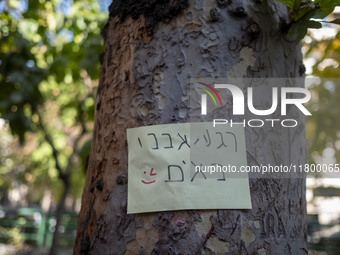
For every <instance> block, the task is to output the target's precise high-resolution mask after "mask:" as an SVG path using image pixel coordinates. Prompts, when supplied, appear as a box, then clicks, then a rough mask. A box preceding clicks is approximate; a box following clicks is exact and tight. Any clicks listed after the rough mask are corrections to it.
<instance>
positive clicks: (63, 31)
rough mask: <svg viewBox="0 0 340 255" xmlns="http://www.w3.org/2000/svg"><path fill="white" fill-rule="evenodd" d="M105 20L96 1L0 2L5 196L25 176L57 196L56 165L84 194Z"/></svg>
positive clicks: (34, 187) (33, 194) (33, 189)
mask: <svg viewBox="0 0 340 255" xmlns="http://www.w3.org/2000/svg"><path fill="white" fill-rule="evenodd" d="M100 3H101V4H103V3H102V2H100ZM106 19H107V13H105V12H102V11H101V10H100V6H99V4H98V2H97V1H95V0H83V1H76V0H74V1H68V0H52V1H47V0H39V1H38V0H7V1H0V118H2V119H5V120H6V123H2V124H0V126H1V127H2V128H1V131H0V143H1V147H0V199H1V197H2V196H3V195H4V194H5V193H6V190H8V189H10V188H11V187H12V188H13V183H14V182H15V181H20V182H21V183H22V184H25V185H27V186H28V190H29V192H28V197H29V200H30V201H32V202H39V201H40V200H41V199H42V197H43V194H44V190H45V189H51V190H52V191H53V194H54V199H55V200H58V199H59V197H60V195H61V192H62V183H61V182H60V181H59V180H58V178H57V177H58V169H57V167H56V162H58V163H59V166H60V168H61V169H66V168H67V166H68V165H69V164H70V163H71V165H72V171H71V172H70V179H71V183H72V185H71V187H72V188H71V194H72V195H73V196H75V197H79V196H80V195H81V192H82V188H83V184H84V176H85V174H84V165H85V163H84V162H85V159H86V157H87V155H88V154H89V140H90V138H91V136H92V134H91V133H92V132H91V131H92V126H93V119H94V104H95V102H94V98H95V93H96V88H97V84H98V78H99V68H100V66H99V64H100V63H99V55H100V54H101V52H102V47H103V45H102V44H103V42H102V38H101V36H100V29H101V28H102V27H104V24H105V22H106ZM8 125H9V128H6V127H8ZM8 130H10V131H11V133H12V134H13V135H16V137H17V138H13V137H11V136H9V134H8ZM76 141H77V142H76ZM19 143H20V144H19ZM55 151H57V154H55V153H54V152H55ZM79 151H80V152H81V154H79V153H78V152H79ZM73 154H76V156H75V157H72V155H73ZM70 159H71V160H72V162H69V161H70Z"/></svg>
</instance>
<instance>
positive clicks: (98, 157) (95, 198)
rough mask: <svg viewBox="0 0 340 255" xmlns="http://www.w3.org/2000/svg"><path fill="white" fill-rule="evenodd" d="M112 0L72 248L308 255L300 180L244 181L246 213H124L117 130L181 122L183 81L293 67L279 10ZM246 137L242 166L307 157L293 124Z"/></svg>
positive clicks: (297, 65)
mask: <svg viewBox="0 0 340 255" xmlns="http://www.w3.org/2000/svg"><path fill="white" fill-rule="evenodd" d="M114 2H115V6H114V8H113V7H112V8H111V14H112V15H111V17H110V19H109V21H108V24H107V26H106V28H105V30H104V31H103V34H104V37H105V46H104V55H103V59H102V60H103V63H102V69H101V80H100V86H99V90H98V96H97V102H96V104H97V107H96V122H95V130H94V136H93V143H92V150H91V155H90V159H89V165H88V169H87V180H86V186H85V189H84V193H83V198H82V199H83V202H82V208H81V212H80V216H79V220H78V234H77V240H76V245H75V250H74V251H75V254H307V246H306V234H305V233H306V210H305V183H304V180H303V179H251V180H250V188H251V197H252V204H253V209H252V210H211V211H176V212H161V213H148V214H138V215H127V214H126V206H127V181H128V179H127V142H126V128H132V127H138V126H145V125H151V124H163V123H177V122H185V121H187V120H188V118H189V116H188V104H189V99H188V91H189V78H190V77H192V78H197V77H243V76H247V77H300V76H302V75H303V65H302V62H301V53H300V47H299V46H297V45H296V44H295V43H294V42H289V41H288V40H286V39H285V37H284V35H283V33H282V31H281V29H280V28H281V27H284V26H282V24H284V23H285V22H286V21H287V19H288V12H287V9H286V8H285V7H284V6H283V5H281V4H280V3H277V2H270V1H269V3H268V6H267V5H266V3H262V1H253V0H244V1H236V0H233V1H231V0H218V1H208V0H196V1H190V2H189V3H188V6H187V5H186V1H170V3H169V4H158V3H159V2H162V3H164V2H167V1H128V2H129V4H130V8H131V10H133V12H129V11H128V9H126V8H125V7H126V6H125V7H124V4H122V3H123V2H124V1H118V0H115V1H114ZM139 2H143V4H144V2H150V3H151V4H149V5H148V6H147V8H144V9H143V5H139V4H138V3H139ZM133 4H135V5H133ZM178 4H181V6H178ZM174 6H175V7H174ZM123 7H124V8H125V9H124V8H123ZM119 8H121V9H119ZM166 8H168V9H166ZM169 8H170V9H171V8H173V9H171V10H175V11H171V10H170V9H169ZM160 10H161V11H162V14H163V15H161V16H164V17H165V16H166V17H167V18H166V19H163V18H161V17H160V15H159V12H160ZM167 13H171V15H167ZM246 140H247V154H248V164H259V163H271V164H273V165H275V164H278V165H280V164H288V163H294V164H299V163H303V162H304V160H305V148H304V144H305V142H304V125H303V121H302V124H301V125H299V128H297V129H283V128H276V129H272V128H269V129H247V130H246Z"/></svg>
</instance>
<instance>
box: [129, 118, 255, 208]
mask: <svg viewBox="0 0 340 255" xmlns="http://www.w3.org/2000/svg"><path fill="white" fill-rule="evenodd" d="M127 138H128V148H129V154H128V157H129V159H128V213H142V212H154V211H170V210H186V209H251V200H250V190H249V181H248V175H247V173H243V172H240V168H241V166H246V164H247V159H246V147H245V135H244V127H242V126H241V127H240V126H238V127H237V126H233V127H230V126H229V125H217V126H216V127H213V124H212V123H183V124H166V125H156V126H145V127H139V128H132V129H128V130H127Z"/></svg>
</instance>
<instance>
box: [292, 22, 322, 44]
mask: <svg viewBox="0 0 340 255" xmlns="http://www.w3.org/2000/svg"><path fill="white" fill-rule="evenodd" d="M321 27H322V25H321V23H320V22H318V21H314V20H299V21H298V22H296V23H293V24H292V26H291V27H290V29H289V31H288V34H287V36H288V38H290V39H295V40H296V42H299V41H301V40H302V38H303V37H304V36H305V35H306V34H307V31H308V28H321Z"/></svg>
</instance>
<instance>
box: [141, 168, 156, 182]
mask: <svg viewBox="0 0 340 255" xmlns="http://www.w3.org/2000/svg"><path fill="white" fill-rule="evenodd" d="M144 174H146V171H144ZM154 175H157V174H156V173H153V168H151V171H150V176H154ZM155 181H156V180H153V181H149V182H147V181H144V180H142V183H144V184H151V183H154V182H155Z"/></svg>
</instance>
